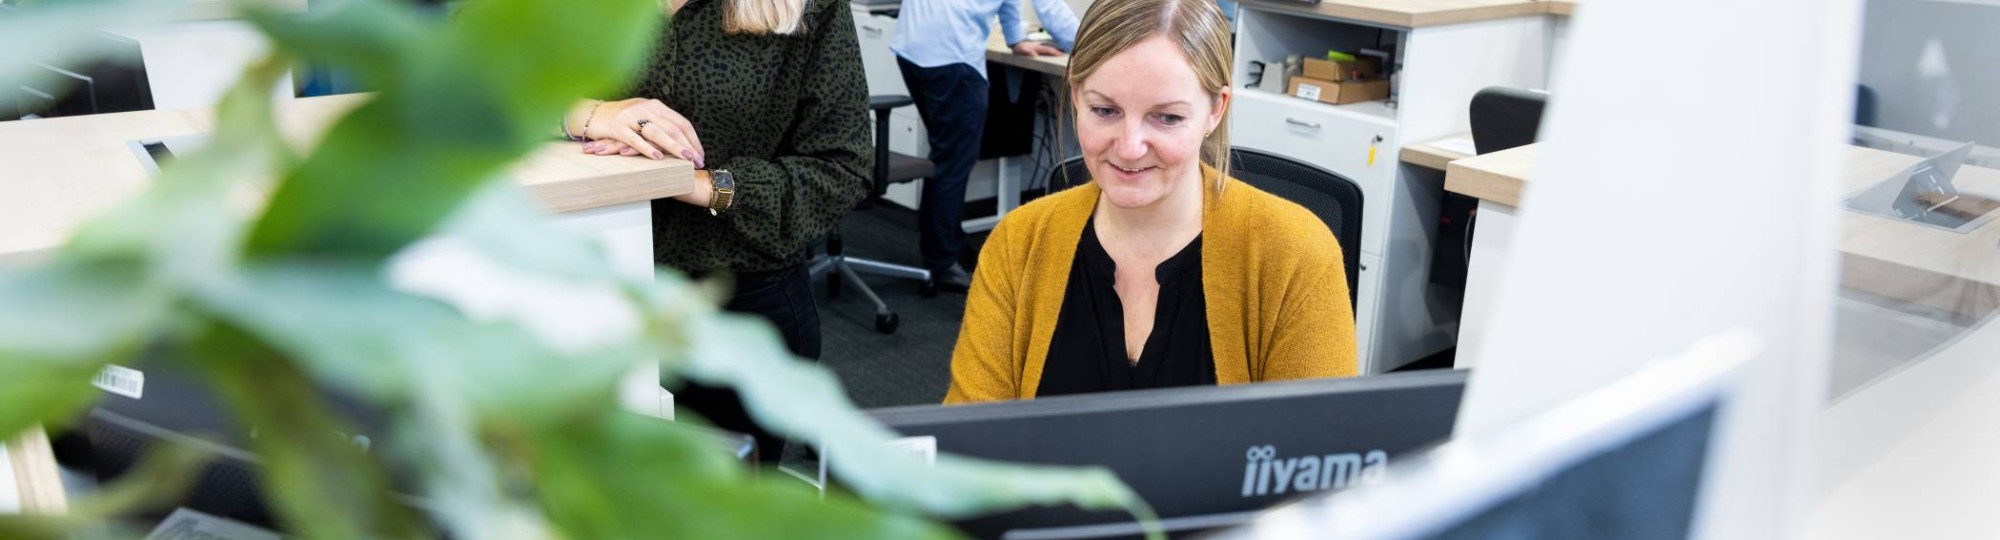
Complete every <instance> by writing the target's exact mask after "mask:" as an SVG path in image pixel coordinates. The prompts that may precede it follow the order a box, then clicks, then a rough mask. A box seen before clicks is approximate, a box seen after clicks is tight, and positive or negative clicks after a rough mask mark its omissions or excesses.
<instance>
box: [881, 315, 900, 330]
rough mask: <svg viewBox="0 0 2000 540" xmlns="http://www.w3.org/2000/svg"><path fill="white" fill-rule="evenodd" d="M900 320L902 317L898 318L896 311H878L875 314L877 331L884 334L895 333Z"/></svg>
mask: <svg viewBox="0 0 2000 540" xmlns="http://www.w3.org/2000/svg"><path fill="white" fill-rule="evenodd" d="M900 322H902V319H899V318H897V317H896V314H894V313H877V314H875V331H876V332H881V333H884V334H894V333H896V325H897V323H900Z"/></svg>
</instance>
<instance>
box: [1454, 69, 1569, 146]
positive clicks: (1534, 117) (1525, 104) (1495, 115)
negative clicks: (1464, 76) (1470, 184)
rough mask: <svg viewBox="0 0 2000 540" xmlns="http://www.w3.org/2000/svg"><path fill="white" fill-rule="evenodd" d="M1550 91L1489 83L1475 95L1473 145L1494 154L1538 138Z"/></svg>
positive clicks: (1472, 119) (1473, 97)
mask: <svg viewBox="0 0 2000 540" xmlns="http://www.w3.org/2000/svg"><path fill="white" fill-rule="evenodd" d="M1548 103H1549V94H1548V93H1547V92H1536V91H1533V90H1524V89H1520V88H1509V87H1505V86H1489V87H1486V88H1485V89H1482V90H1480V91H1479V93H1476V94H1473V95H1472V109H1471V110H1470V111H1469V112H1470V113H1471V121H1472V147H1473V149H1475V150H1477V151H1478V152H1479V153H1480V154H1491V153H1494V152H1499V151H1501V150H1506V149H1509V148H1514V147H1517V146H1525V145H1528V144H1531V143H1534V142H1535V135H1536V133H1537V132H1539V131H1541V127H1542V109H1545V108H1547V107H1548Z"/></svg>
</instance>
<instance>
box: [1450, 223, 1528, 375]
mask: <svg viewBox="0 0 2000 540" xmlns="http://www.w3.org/2000/svg"><path fill="white" fill-rule="evenodd" d="M1514 212H1515V209H1514V207H1512V206H1507V205H1504V204H1499V203H1494V202H1490V201H1479V217H1478V221H1476V222H1474V224H1473V232H1472V253H1471V255H1470V256H1469V257H1468V258H1467V259H1466V272H1465V310H1464V311H1463V312H1461V313H1460V314H1459V317H1458V355H1457V357H1456V359H1455V360H1454V361H1453V362H1452V367H1454V368H1458V369H1466V368H1470V367H1472V366H1474V365H1476V364H1478V363H1479V352H1480V351H1479V348H1480V346H1481V342H1483V341H1485V338H1486V327H1487V325H1489V324H1491V322H1492V314H1493V291H1494V290H1495V289H1496V286H1497V285H1499V282H1500V279H1501V276H1500V270H1501V262H1502V261H1503V260H1505V254H1506V253H1507V249H1508V246H1511V245H1512V244H1513V243H1514V220H1515V217H1514ZM1455 247H1456V246H1438V249H1453V248H1455Z"/></svg>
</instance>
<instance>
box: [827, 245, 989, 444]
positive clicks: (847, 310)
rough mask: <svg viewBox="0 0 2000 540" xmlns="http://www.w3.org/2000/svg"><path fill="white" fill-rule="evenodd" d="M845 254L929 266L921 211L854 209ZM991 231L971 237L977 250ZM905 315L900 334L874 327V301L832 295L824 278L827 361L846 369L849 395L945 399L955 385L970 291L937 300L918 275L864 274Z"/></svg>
mask: <svg viewBox="0 0 2000 540" xmlns="http://www.w3.org/2000/svg"><path fill="white" fill-rule="evenodd" d="M841 236H842V238H843V239H844V240H845V244H846V253H847V254H848V255H850V256H855V257H862V258H867V259H872V260H876V261H881V262H886V263H892V264H904V265H910V266H922V265H921V264H920V262H921V258H920V257H919V256H918V254H917V231H916V218H915V214H914V213H912V212H910V211H909V210H905V209H901V208H887V207H884V206H882V205H876V206H873V207H870V208H867V209H863V210H859V211H855V212H851V213H849V214H848V216H847V218H846V219H845V220H844V221H843V222H842V224H841ZM984 239H985V235H983V234H980V235H972V237H971V238H970V243H971V244H972V246H973V248H974V250H968V251H971V252H970V253H967V254H966V257H965V259H966V260H967V261H968V264H967V265H966V267H967V268H971V265H970V264H969V262H970V261H972V260H975V259H976V256H975V255H973V253H976V248H977V247H978V246H979V244H980V243H981V242H982V241H983V240H984ZM862 279H863V280H864V281H867V282H868V283H869V284H870V285H871V286H872V287H873V288H874V289H875V293H876V294H878V295H881V296H882V301H883V302H885V303H887V304H889V309H890V310H893V311H894V312H895V313H896V314H897V316H898V317H900V319H901V321H902V322H901V324H900V326H899V327H898V328H897V330H896V332H895V333H894V334H887V335H884V334H881V333H877V332H876V331H875V307H874V305H873V304H870V303H869V302H868V299H867V298H866V297H863V296H862V295H860V294H857V293H855V292H854V291H853V290H851V289H852V288H851V287H850V288H847V289H846V290H844V291H843V293H842V294H841V295H840V297H839V298H828V297H827V291H826V285H825V282H824V281H822V282H820V283H815V284H814V291H815V294H814V296H815V299H816V300H817V301H818V302H819V315H820V321H821V335H822V345H821V352H820V362H821V363H822V364H823V365H825V366H826V367H828V368H830V369H832V370H833V371H834V372H835V373H837V374H839V376H840V381H841V384H842V385H843V386H845V387H846V389H847V393H848V395H849V396H850V397H851V398H853V399H854V402H855V404H857V405H859V406H861V407H862V408H876V407H890V406H897V405H915V404H927V403H938V402H939V401H942V400H943V399H944V392H945V388H946V387H947V386H949V385H950V384H951V349H952V346H953V344H955V343H956V341H957V339H958V326H959V321H960V320H961V319H962V318H963V316H964V313H965V295H964V294H963V293H952V292H942V293H939V294H938V296H937V297H936V298H924V297H923V296H921V295H920V294H918V284H917V282H916V281H914V280H905V279H895V278H888V277H881V276H870V275H866V274H864V275H862Z"/></svg>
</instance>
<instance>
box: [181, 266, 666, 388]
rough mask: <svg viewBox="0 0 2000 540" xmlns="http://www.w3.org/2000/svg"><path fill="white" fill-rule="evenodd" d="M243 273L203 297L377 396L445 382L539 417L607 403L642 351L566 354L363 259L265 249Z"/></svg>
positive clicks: (625, 346)
mask: <svg viewBox="0 0 2000 540" xmlns="http://www.w3.org/2000/svg"><path fill="white" fill-rule="evenodd" d="M241 272H242V274H241V275H242V280H241V281H240V282H237V283H233V284H231V285H228V286H220V287H216V288H212V289H205V290H203V291H201V292H200V293H199V294H198V295H197V298H196V300H197V302H199V303H200V304H201V305H202V306H204V307H206V308H207V309H210V310H213V312H215V313H217V314H219V315H220V316H221V317H223V318H224V319H225V320H228V321H230V322H231V323H232V324H236V325H240V326H241V327H243V328H244V329H245V330H247V331H249V332H250V333H251V334H252V335H254V336H256V337H257V338H258V339H260V340H263V341H265V342H267V343H270V344H272V346H274V347H276V348H278V349H279V350H282V351H284V352H286V353H288V354H289V355H290V356H291V357H292V358H294V359H296V360H297V361H299V362H302V363H303V364H305V365H306V366H310V367H311V369H312V371H313V372H314V373H315V374H316V375H317V376H319V377H321V378H324V379H327V380H331V381H335V382H337V383H339V384H340V385H341V386H342V387H344V388H350V389H353V390H354V391H357V392H362V393H366V394H369V395H371V396H374V397H375V398H376V399H394V398H399V397H402V396H412V395H416V394H418V393H419V390H420V389H426V388H427V389H431V390H445V391H449V392H450V397H452V398H457V399H465V400H468V401H470V402H471V403H472V404H473V406H474V407H475V409H476V410H478V411H479V412H480V413H481V414H490V415H494V416H497V417H500V418H508V419H514V420H516V421H520V422H525V423H531V424H532V423H540V422H545V421H547V419H548V418H554V417H561V416H564V415H568V414H572V413H573V412H574V411H576V410H578V409H589V408H594V407H599V406H609V404H611V403H612V401H613V400H612V393H611V391H610V390H609V389H610V388H615V386H616V384H617V380H618V377H619V376H620V375H621V374H623V373H624V372H625V371H626V370H628V369H630V367H631V366H632V365H633V364H634V363H636V362H637V361H639V359H641V358H643V353H645V352H647V351H646V350H644V349H643V348H641V347H639V346H638V345H637V342H636V341H634V340H632V339H630V338H628V339H627V340H626V341H624V342H621V343H610V344H607V345H605V346H604V347H600V348H593V349H589V350H586V351H580V352H579V353H577V354H574V355H563V354H559V353H557V352H555V351H553V350H551V349H550V348H549V347H548V346H546V345H545V344H544V343H543V342H542V341H541V340H538V339H537V336H535V335H534V334H531V333H527V332H523V331H522V330H521V329H520V328H519V327H518V326H515V325H512V324H508V323H505V322H491V323H480V322H475V321H470V320H467V318H466V317H465V316H464V315H462V314H460V313H457V312H454V311H453V310H452V309H451V308H449V307H447V306H446V305H444V304H440V303H438V302H436V301H431V300H426V299H421V298H416V297H413V296H409V295H407V294H404V293H401V292H397V291H394V290H391V289H389V288H388V285H387V284H386V283H384V282H383V275H382V270H381V269H380V268H379V267H377V266H375V265H371V264H366V263H339V262H334V261H320V260H296V259H284V260H260V261H257V262H254V263H249V264H247V265H245V267H244V269H243V270H242V271H241ZM492 292H493V293H494V294H499V295H511V294H515V292H513V291H507V290H495V291H492ZM422 378H432V379H437V380H440V381H443V382H445V383H447V385H446V386H443V387H438V386H426V385H422V384H419V382H420V379H422Z"/></svg>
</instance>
